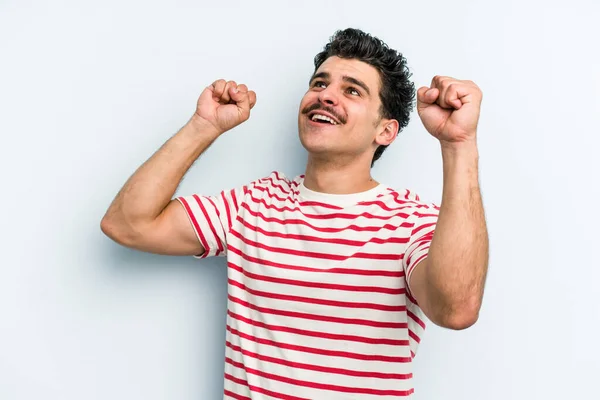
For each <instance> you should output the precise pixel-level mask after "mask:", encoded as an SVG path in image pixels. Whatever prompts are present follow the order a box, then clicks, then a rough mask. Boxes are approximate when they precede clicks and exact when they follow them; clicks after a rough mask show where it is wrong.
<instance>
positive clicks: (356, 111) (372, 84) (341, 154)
mask: <svg viewBox="0 0 600 400" xmlns="http://www.w3.org/2000/svg"><path fill="white" fill-rule="evenodd" d="M350 78H351V79H352V80H353V81H354V82H353V81H350V80H349V79H350ZM380 89H381V80H380V77H379V72H378V71H377V70H376V69H375V68H374V67H372V66H371V65H369V64H366V63H364V62H360V61H357V60H347V59H342V58H338V57H330V58H328V59H327V60H325V62H324V63H323V64H322V65H321V66H320V67H319V69H318V70H317V71H315V74H314V75H313V77H312V79H311V80H310V83H309V89H308V91H307V92H306V94H305V95H304V97H303V98H302V101H301V103H300V111H299V113H298V132H299V136H300V142H301V143H302V145H303V146H304V148H305V149H306V150H307V151H308V162H307V166H306V172H305V176H306V177H305V181H304V184H305V185H306V187H308V188H309V189H311V190H315V191H318V192H326V193H334V194H344V193H357V192H361V191H365V190H368V189H371V188H373V187H375V186H377V185H378V183H377V182H376V181H375V180H373V179H372V177H371V160H372V159H373V153H374V152H375V150H376V149H377V147H378V146H379V145H382V144H383V145H388V144H390V143H392V142H393V141H394V139H395V138H396V135H397V134H398V121H396V120H393V119H384V118H381V116H380V112H379V110H380V107H381V100H380V98H379V91H380ZM311 107H313V108H314V107H319V108H318V109H317V110H315V111H314V112H318V111H320V110H323V109H327V110H330V111H331V112H332V113H333V114H334V115H335V116H339V118H338V119H339V120H340V122H343V123H340V124H338V125H330V124H319V123H315V122H312V121H311V119H310V116H311V113H308V114H307V113H305V111H306V110H307V109H310V108H311Z"/></svg>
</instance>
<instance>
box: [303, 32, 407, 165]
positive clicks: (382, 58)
mask: <svg viewBox="0 0 600 400" xmlns="http://www.w3.org/2000/svg"><path fill="white" fill-rule="evenodd" d="M331 56H337V57H340V58H347V59H350V58H352V59H357V60H360V61H363V62H366V63H368V64H370V65H372V66H373V67H375V68H376V69H377V70H378V71H379V76H380V78H381V91H380V92H379V98H380V99H381V109H380V114H381V117H382V118H389V119H395V120H397V121H398V124H399V125H400V126H399V128H398V133H400V131H402V129H403V128H405V127H406V126H407V125H408V121H409V120H410V113H411V112H412V111H413V109H414V99H415V85H414V83H413V82H411V81H410V79H409V78H410V77H411V76H412V74H411V73H410V71H409V70H408V66H407V61H406V58H404V56H403V55H402V54H401V53H400V52H398V51H396V50H394V49H390V48H389V47H388V45H387V44H385V43H384V42H383V41H382V40H380V39H378V38H376V37H374V36H371V35H370V34H368V33H365V32H363V31H361V30H360V29H354V28H348V29H345V30H338V31H336V32H335V33H334V35H333V36H332V37H331V38H330V42H329V43H327V44H326V45H325V47H324V48H323V51H321V52H320V53H319V54H317V55H316V56H315V59H314V63H315V72H316V71H317V69H319V67H320V66H321V64H323V62H325V60H327V59H328V58H329V57H331ZM386 148H387V146H384V145H380V146H379V147H378V148H377V149H376V150H375V154H374V155H373V160H372V161H371V166H373V164H374V163H375V161H377V160H378V159H379V157H381V154H383V152H384V151H385V149H386Z"/></svg>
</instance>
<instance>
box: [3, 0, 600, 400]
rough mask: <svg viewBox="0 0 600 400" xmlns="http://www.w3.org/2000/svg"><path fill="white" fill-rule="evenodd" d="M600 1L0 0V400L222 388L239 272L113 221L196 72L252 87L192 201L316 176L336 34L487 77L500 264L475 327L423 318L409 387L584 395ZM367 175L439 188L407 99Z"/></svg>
mask: <svg viewBox="0 0 600 400" xmlns="http://www.w3.org/2000/svg"><path fill="white" fill-rule="evenodd" d="M599 18H600V5H599V3H598V2H596V1H592V0H590V1H578V0H571V1H560V2H554V1H516V0H513V1H503V2H496V3H494V4H487V3H486V4H483V2H476V1H453V2H448V1H428V2H419V3H417V2H404V1H402V2H401V1H394V2H392V1H387V2H383V1H374V0H370V1H368V2H367V1H347V0H346V1H324V0H321V1H295V2H283V1H277V2H275V1H272V2H266V1H263V2H260V1H254V2H242V1H223V2H221V3H220V4H219V5H217V2H214V1H211V2H207V1H198V0H196V1H191V0H178V1H174V0H171V1H148V0H145V1H141V0H119V1H116V0H108V1H107V0H105V1H102V2H100V1H95V2H92V1H75V0H68V1H67V0H64V1H60V0H57V1H53V2H45V1H34V0H32V1H16V0H15V1H10V0H2V1H0V134H1V139H2V141H1V144H0V149H1V157H0V173H1V181H0V184H1V188H2V195H1V196H0V207H1V209H2V215H1V217H0V218H1V222H0V227H1V228H0V236H1V237H0V239H1V240H0V245H1V258H0V399H2V400H25V399H27V400H32V399H57V400H58V399H60V400H82V399H85V400H100V399H102V400H104V399H112V400H126V399H127V400H129V399H145V400H159V399H160V400H166V399H169V400H170V399H177V400H192V399H207V400H209V399H220V398H222V390H223V356H224V333H225V325H224V323H225V307H226V303H225V300H226V285H225V283H226V274H225V262H224V259H223V258H218V259H208V260H202V261H198V260H195V259H193V258H191V257H166V256H156V255H150V254H143V253H140V252H137V251H132V250H129V249H125V248H123V247H121V246H119V245H117V244H116V243H114V242H112V241H111V240H110V239H108V238H107V237H105V236H104V235H103V234H102V233H101V231H100V220H101V218H102V216H103V214H104V212H105V211H106V209H107V207H108V206H109V204H110V202H111V201H112V199H113V198H114V196H115V195H116V193H117V191H118V190H119V189H120V187H121V186H122V185H123V183H124V182H125V180H126V179H127V178H128V177H129V176H130V175H131V174H132V173H133V172H134V171H135V169H136V168H137V167H138V166H139V165H140V164H141V163H142V162H144V161H145V160H146V159H147V158H148V157H149V156H150V155H151V154H152V153H153V152H154V151H156V150H157V149H158V147H159V146H160V145H161V144H163V143H164V141H166V140H167V139H168V138H169V137H170V136H171V135H173V134H174V133H175V132H176V131H177V130H178V129H179V128H180V127H181V126H182V125H183V124H185V122H186V121H187V120H188V118H189V117H190V116H191V113H192V112H193V111H194V109H195V104H196V100H197V98H198V96H199V94H200V92H201V91H202V89H203V88H204V87H206V86H207V85H209V84H210V83H211V82H213V81H214V80H216V79H219V78H224V79H233V80H236V81H237V82H238V83H246V84H247V85H248V86H249V87H250V88H251V89H253V90H255V91H256V93H257V96H258V102H257V105H256V107H255V108H254V110H253V112H252V116H251V118H250V120H249V121H248V122H247V123H245V124H243V125H241V126H239V127H238V128H236V129H235V130H233V131H231V132H229V133H227V134H226V135H224V136H222V137H221V138H220V139H219V140H218V141H217V142H216V143H214V145H213V146H212V147H211V148H210V149H209V150H208V152H207V153H205V154H204V155H203V156H202V157H201V158H200V159H199V160H198V161H197V162H196V163H195V164H194V166H193V167H192V169H191V170H190V171H189V173H188V174H187V175H186V177H185V179H184V181H183V182H182V184H181V186H180V187H179V189H178V192H177V193H178V194H190V193H201V194H216V193H217V192H218V191H220V190H222V189H227V188H232V187H237V186H238V185H240V184H245V183H248V182H249V181H250V180H254V179H257V178H259V177H262V176H264V175H266V174H268V173H270V172H271V171H272V170H275V169H277V170H281V171H283V172H284V173H286V174H287V175H288V176H294V175H296V174H299V173H302V172H304V166H305V161H306V153H305V151H304V149H303V148H302V147H301V145H300V143H299V141H298V137H297V111H298V105H299V102H300V99H301V97H302V95H303V94H304V92H305V90H306V88H307V82H308V78H309V76H310V74H311V73H312V72H313V64H312V60H313V57H314V55H315V54H316V53H317V52H318V51H320V50H321V48H322V47H323V45H324V44H325V43H326V42H327V41H328V39H329V37H330V36H331V35H332V34H333V33H334V32H335V30H337V29H342V28H346V27H356V28H361V29H363V30H365V31H367V32H370V33H372V34H374V35H376V36H378V37H380V38H382V39H383V40H385V41H386V42H387V43H388V44H389V45H390V46H391V47H393V48H396V49H398V50H400V51H401V52H402V53H403V54H404V55H405V56H406V57H407V59H408V62H409V66H410V68H411V70H412V71H413V73H414V75H413V78H414V81H415V83H416V85H417V87H419V86H423V85H428V84H429V83H430V81H431V78H432V77H433V76H434V75H437V74H439V75H448V76H452V77H455V78H458V79H470V80H473V81H475V82H476V83H477V84H478V85H479V86H480V87H481V89H482V91H483V93H484V99H483V105H482V114H481V121H480V128H479V145H480V180H481V187H482V192H483V199H484V205H485V209H486V215H487V221H488V225H489V233H490V241H491V254H490V266H489V267H490V270H489V276H488V282H487V287H486V293H485V298H484V304H483V308H482V310H481V316H480V319H479V321H478V322H477V324H476V325H475V326H473V327H472V328H470V329H468V330H466V331H459V332H455V331H450V330H445V329H442V328H438V327H436V326H433V325H431V324H430V325H429V329H428V331H427V333H426V335H425V337H424V340H423V342H422V344H421V347H420V351H419V353H418V356H417V360H416V363H415V377H416V381H415V384H416V395H415V398H416V399H417V400H424V399H427V400H430V399H434V400H435V399H445V400H459V399H460V400H464V399H488V400H494V399H498V400H500V399H502V400H504V399H544V400H555V399H556V400H558V399H591V398H595V396H596V395H597V380H598V378H597V376H598V373H599V372H600V345H599V341H598V338H599V333H600V332H599V331H600V311H599V308H600V307H598V305H599V300H598V289H597V288H598V282H599V280H600V272H599V270H600V261H599V256H598V254H599V253H598V246H599V243H598V242H599V239H600V236H599V234H598V226H599V224H600V218H599V214H598V205H599V204H600V188H599V186H600V185H599V179H598V173H599V172H600V162H599V158H600V157H599V156H598V149H599V147H600V139H599V134H600V129H599V123H600V100H599V93H600V54H599V45H598V39H599V38H600V28H599V25H598V20H599ZM373 175H374V177H375V178H376V179H378V180H379V181H381V182H384V183H386V184H388V185H391V186H394V187H397V188H410V189H411V190H415V191H416V192H417V193H419V195H420V196H421V198H422V199H425V200H428V201H440V200H441V189H442V169H441V154H440V150H439V144H438V142H437V141H436V140H435V139H434V138H433V137H431V136H430V135H429V134H428V133H427V132H426V131H425V130H424V128H423V126H422V125H421V122H420V120H419V118H418V116H417V115H416V113H413V115H412V119H411V123H410V124H409V126H408V127H407V128H406V129H405V130H404V131H403V132H402V133H401V134H400V136H399V137H398V139H397V141H396V142H395V143H394V144H393V145H392V146H390V148H389V149H388V150H387V151H386V153H384V155H383V157H382V159H381V160H380V161H379V162H377V164H376V166H375V167H374V169H373Z"/></svg>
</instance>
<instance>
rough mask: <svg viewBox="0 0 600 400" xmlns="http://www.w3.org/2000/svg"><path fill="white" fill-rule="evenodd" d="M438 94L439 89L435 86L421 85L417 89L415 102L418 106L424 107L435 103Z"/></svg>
mask: <svg viewBox="0 0 600 400" xmlns="http://www.w3.org/2000/svg"><path fill="white" fill-rule="evenodd" d="M439 95H440V91H439V89H437V88H429V87H427V86H423V87H421V88H419V90H418V91H417V102H418V103H419V107H421V108H425V107H427V106H430V105H432V104H434V103H435V101H436V100H437V99H438V97H439Z"/></svg>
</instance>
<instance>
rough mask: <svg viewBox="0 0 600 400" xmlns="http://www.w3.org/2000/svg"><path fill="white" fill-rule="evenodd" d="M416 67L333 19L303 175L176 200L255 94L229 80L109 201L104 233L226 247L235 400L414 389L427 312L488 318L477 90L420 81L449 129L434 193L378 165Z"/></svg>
mask: <svg viewBox="0 0 600 400" xmlns="http://www.w3.org/2000/svg"><path fill="white" fill-rule="evenodd" d="M409 76H410V75H409V72H408V69H407V67H406V60H405V59H404V57H403V56H402V55H401V54H399V53H398V52H396V51H395V50H392V49H389V48H388V47H387V46H386V45H385V44H384V43H383V42H381V41H380V40H379V39H377V38H374V37H372V36H370V35H368V34H365V33H364V32H361V31H359V30H355V29H347V30H344V31H338V32H336V34H335V35H334V37H332V39H331V42H330V43H329V44H327V45H326V46H325V48H324V50H323V51H322V52H321V53H319V54H318V55H317V56H316V57H315V72H314V74H313V76H312V77H311V79H310V84H309V88H308V91H307V92H306V94H305V95H304V98H303V99H302V102H301V105H300V111H299V114H298V129H299V136H300V141H301V142H302V145H303V146H304V147H305V148H306V150H307V151H308V154H309V156H308V164H307V166H306V172H305V174H304V175H301V176H299V177H296V178H294V179H289V178H287V177H286V176H285V175H284V174H282V173H280V172H274V173H272V174H271V175H270V176H268V177H264V178H262V179H258V180H256V181H254V182H252V183H250V184H248V185H246V186H244V187H241V188H235V189H232V190H226V191H223V192H221V193H220V194H219V195H218V196H202V195H191V196H182V197H178V198H175V199H173V195H174V193H175V190H176V188H177V186H178V185H179V183H180V181H181V180H182V178H183V176H184V174H185V173H186V172H187V170H188V169H189V168H190V166H191V165H192V163H193V162H194V161H195V160H196V159H197V158H198V157H199V156H200V154H202V152H203V151H204V150H206V149H207V148H208V147H209V145H210V144H211V143H212V142H213V141H214V140H215V139H216V138H217V137H219V136H220V135H221V134H223V133H224V132H226V131H228V130H230V129H232V128H234V127H235V126H237V125H239V124H240V123H242V122H244V121H246V120H247V119H248V118H249V116H250V110H251V109H252V107H253V106H254V104H255V102H256V95H255V93H254V92H253V91H251V90H248V88H247V87H246V85H243V84H237V83H236V82H234V81H228V82H227V81H224V80H218V81H216V82H214V83H213V84H212V85H210V86H208V87H207V88H206V89H205V90H204V91H203V92H202V94H201V95H200V98H199V100H198V104H197V109H196V112H195V113H194V115H193V116H192V117H191V119H190V120H189V122H188V123H187V124H186V125H185V126H184V127H183V128H182V129H181V130H180V131H179V132H178V133H177V134H176V135H174V136H173V137H172V138H171V139H169V140H168V141H167V142H166V143H165V144H164V146H162V147H161V149H159V150H158V151H157V152H156V153H155V154H154V155H153V156H152V157H151V158H150V159H149V160H148V161H147V162H145V163H144V164H143V165H142V166H141V167H140V168H139V169H138V170H137V171H136V172H135V174H134V175H133V176H132V177H131V178H130V179H129V180H128V181H127V183H126V184H125V186H124V187H123V189H122V190H121V191H120V192H119V194H118V195H117V197H116V198H115V200H114V202H113V203H112V205H111V206H110V208H109V210H108V211H107V213H106V215H105V217H104V219H103V220H102V224H101V226H102V230H103V231H104V232H105V233H106V234H107V235H108V236H109V237H111V238H112V239H113V240H115V241H116V242H118V243H120V244H122V245H124V246H128V247H131V248H134V249H138V250H141V251H146V252H152V253H158V254H172V255H193V256H196V257H198V258H204V257H208V256H225V255H226V256H227V268H228V309H227V313H228V316H227V333H226V335H227V336H226V343H227V349H226V360H225V361H226V362H225V394H224V395H225V398H232V399H267V398H278V399H350V398H351V399H358V398H360V399H375V398H381V396H391V397H410V396H411V394H412V393H413V385H412V360H413V358H414V356H415V352H416V350H417V345H418V343H419V341H420V336H421V334H422V332H423V329H424V328H425V324H424V322H423V320H424V318H423V315H425V316H426V317H427V318H428V319H429V320H431V321H433V322H434V323H436V324H438V325H440V326H442V327H447V328H450V329H464V328H467V327H469V326H471V325H472V324H473V323H475V321H476V320H477V318H478V314H479V309H480V306H481V301H482V296H483V288H484V282H485V276H486V270H487V260H488V238H487V230H486V223H485V220H484V212H483V207H482V202H481V196H480V191H479V186H478V151H477V143H476V142H477V141H476V133H477V123H478V118H479V108H480V103H481V98H482V94H481V91H480V90H479V88H478V87H477V86H476V85H475V84H474V83H473V82H471V81H460V80H456V79H452V78H449V77H442V76H436V77H434V78H433V80H432V83H431V86H430V87H422V88H420V89H419V90H418V92H417V109H418V113H419V116H420V118H421V120H422V122H423V124H424V126H425V128H426V129H427V130H428V131H429V132H430V133H431V134H432V135H433V136H434V137H436V138H437V139H438V140H439V141H440V144H441V152H442V158H443V169H444V187H443V196H442V202H441V205H440V207H438V206H436V205H434V204H431V203H425V202H422V201H420V200H419V198H418V196H417V195H416V194H414V193H412V192H410V191H408V190H402V191H396V190H394V189H391V188H388V187H387V186H385V185H383V184H381V183H378V182H377V181H375V180H374V179H373V178H372V177H371V173H370V171H371V166H372V164H373V163H374V162H375V160H376V159H377V158H379V157H380V156H381V153H382V152H383V151H384V150H385V148H386V147H387V146H388V145H389V144H391V143H392V142H393V141H394V139H395V138H396V136H397V134H398V132H399V131H400V130H401V129H402V128H404V127H405V126H406V125H407V123H408V119H409V114H410V112H411V110H412V103H413V100H414V95H415V89H414V85H413V84H412V83H411V82H410V81H409Z"/></svg>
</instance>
